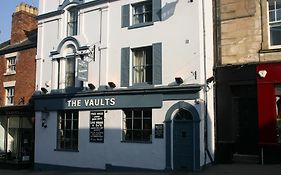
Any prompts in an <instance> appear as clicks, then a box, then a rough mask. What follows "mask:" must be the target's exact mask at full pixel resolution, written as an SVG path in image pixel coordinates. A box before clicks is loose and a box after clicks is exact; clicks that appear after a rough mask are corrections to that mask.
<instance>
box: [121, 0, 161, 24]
mask: <svg viewBox="0 0 281 175" xmlns="http://www.w3.org/2000/svg"><path fill="white" fill-rule="evenodd" d="M161 6H162V4H161V0H146V1H141V2H138V3H134V4H126V5H123V6H122V8H121V14H122V16H121V27H129V28H130V29H131V28H137V27H144V26H150V25H153V23H154V22H156V21H161V16H162V14H161Z"/></svg>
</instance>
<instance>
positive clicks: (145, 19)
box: [131, 0, 153, 25]
mask: <svg viewBox="0 0 281 175" xmlns="http://www.w3.org/2000/svg"><path fill="white" fill-rule="evenodd" d="M147 4H148V5H150V6H151V9H150V11H149V10H147V9H146V8H145V7H146V5H147ZM136 7H141V8H142V12H136ZM131 9H132V15H131V24H132V25H138V24H145V23H150V22H153V19H152V18H153V17H152V16H153V7H152V0H148V1H142V2H138V3H135V4H131ZM146 15H150V17H147V16H146ZM139 16H142V17H143V21H142V22H137V21H136V20H135V19H136V18H137V17H139Z"/></svg>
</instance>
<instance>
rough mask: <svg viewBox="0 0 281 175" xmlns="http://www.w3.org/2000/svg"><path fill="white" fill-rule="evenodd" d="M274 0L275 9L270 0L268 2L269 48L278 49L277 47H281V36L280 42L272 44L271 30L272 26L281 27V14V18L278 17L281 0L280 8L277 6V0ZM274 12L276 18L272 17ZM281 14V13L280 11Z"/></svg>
mask: <svg viewBox="0 0 281 175" xmlns="http://www.w3.org/2000/svg"><path fill="white" fill-rule="evenodd" d="M272 1H274V9H273V10H271V9H270V1H268V2H267V16H268V45H269V48H271V49H276V48H281V38H280V44H276V45H274V44H272V39H271V38H272V37H271V35H272V32H271V28H272V27H280V28H281V16H280V17H279V18H280V20H278V19H277V11H278V10H279V11H280V12H281V1H280V8H278V9H277V8H276V0H272ZM271 12H273V13H274V20H271V19H270V16H271V15H270V13H271ZM280 15H281V13H280Z"/></svg>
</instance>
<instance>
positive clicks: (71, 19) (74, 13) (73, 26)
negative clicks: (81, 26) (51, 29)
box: [67, 7, 78, 36]
mask: <svg viewBox="0 0 281 175" xmlns="http://www.w3.org/2000/svg"><path fill="white" fill-rule="evenodd" d="M68 12H69V15H68V20H67V35H68V36H74V35H77V28H78V10H77V8H76V7H71V8H70V9H69V10H68Z"/></svg>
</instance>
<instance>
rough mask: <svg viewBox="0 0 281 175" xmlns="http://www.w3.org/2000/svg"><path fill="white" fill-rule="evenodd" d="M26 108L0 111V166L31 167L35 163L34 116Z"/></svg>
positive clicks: (20, 107) (4, 108) (9, 108)
mask: <svg viewBox="0 0 281 175" xmlns="http://www.w3.org/2000/svg"><path fill="white" fill-rule="evenodd" d="M31 111H33V110H32V109H31V108H29V107H26V106H17V107H15V106H13V107H2V108H1V109H0V166H1V167H11V168H23V167H29V166H31V165H32V163H33V147H34V146H33V144H34V114H33V113H32V112H31Z"/></svg>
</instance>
